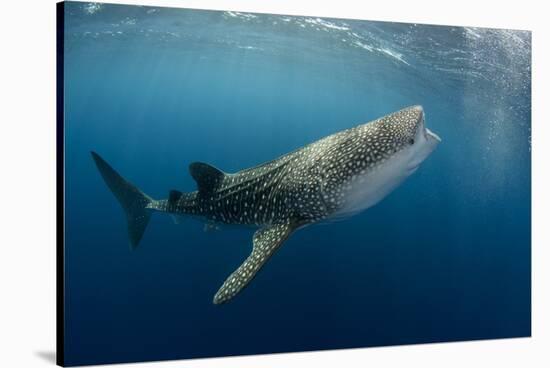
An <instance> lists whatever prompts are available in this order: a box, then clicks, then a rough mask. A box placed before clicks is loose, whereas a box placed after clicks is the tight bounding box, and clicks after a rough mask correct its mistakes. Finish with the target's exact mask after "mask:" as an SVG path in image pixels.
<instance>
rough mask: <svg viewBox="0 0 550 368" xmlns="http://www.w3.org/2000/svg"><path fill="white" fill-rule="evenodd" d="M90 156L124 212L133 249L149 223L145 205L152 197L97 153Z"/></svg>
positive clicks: (149, 213)
mask: <svg viewBox="0 0 550 368" xmlns="http://www.w3.org/2000/svg"><path fill="white" fill-rule="evenodd" d="M92 157H93V159H94V161H95V164H96V166H97V168H98V169H99V172H100V173H101V176H102V177H103V180H105V183H106V184H107V186H108V187H109V189H111V192H113V194H114V195H115V197H116V198H117V199H118V201H119V202H120V205H121V206H122V208H123V209H124V212H125V213H126V218H127V220H128V236H129V238H130V246H131V247H132V249H135V248H136V247H137V246H138V244H139V241H140V240H141V237H142V236H143V232H144V231H145V228H146V227H147V224H148V223H149V219H150V217H151V210H150V209H148V208H147V205H148V204H150V203H151V202H152V201H153V199H152V198H151V197H149V196H148V195H147V194H145V193H143V192H142V191H141V190H139V189H138V188H137V187H136V186H135V185H133V184H132V183H130V182H128V181H126V179H124V178H123V177H122V176H120V175H119V174H118V173H117V172H116V171H115V170H114V169H113V168H112V167H111V166H110V165H109V164H108V163H107V162H105V160H103V159H102V158H101V157H100V156H99V155H98V154H97V153H95V152H92Z"/></svg>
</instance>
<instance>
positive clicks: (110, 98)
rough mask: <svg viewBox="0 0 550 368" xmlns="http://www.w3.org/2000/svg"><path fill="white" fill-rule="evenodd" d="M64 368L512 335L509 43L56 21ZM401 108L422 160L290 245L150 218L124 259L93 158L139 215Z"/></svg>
mask: <svg viewBox="0 0 550 368" xmlns="http://www.w3.org/2000/svg"><path fill="white" fill-rule="evenodd" d="M65 31H66V35H65V47H66V48H65V76H64V77H65V123H66V125H65V128H66V131H65V134H66V135H65V147H66V163H65V165H66V166H65V170H66V219H65V220H66V248H65V252H66V264H65V271H66V285H65V293H66V294H65V295H66V299H65V303H66V342H65V352H66V360H65V361H66V363H67V364H87V363H105V362H122V361H139V360H156V359H170V358H189V357H204V356H220V355H236V354H253V353H271V352H283V351H299V350H317V349H329V348H348V347H363V346H375V345H390V344H410V343H423V342H435V341H453V340H468V339H486V338H501V337H515V336H529V335H530V333H531V329H530V322H531V317H530V225H531V221H530V200H531V198H530V196H531V191H530V184H531V182H530V169H531V164H530V134H531V131H530V57H531V55H530V48H531V39H530V34H529V33H527V32H519V31H505V30H486V29H473V28H470V29H466V28H459V27H458V28H457V27H435V26H420V25H408V24H393V23H376V22H364V21H348V20H334V19H332V20H330V19H329V20H320V19H317V18H306V17H293V18H290V17H284V16H275V15H262V16H260V15H256V16H253V15H247V14H241V13H229V12H203V11H190V10H181V9H179V10H178V9H167V8H148V7H137V6H108V5H90V4H82V3H68V4H67V6H66V25H65ZM413 104H422V105H423V106H424V109H425V112H426V119H427V125H428V126H429V127H430V128H431V129H432V130H433V131H434V132H436V133H438V134H439V135H440V136H441V137H442V138H443V142H442V143H441V144H440V146H439V147H438V149H437V150H436V151H435V152H434V153H433V154H432V156H431V157H429V159H428V160H427V161H426V162H425V163H424V164H423V165H422V167H421V168H420V169H419V170H418V172H417V173H415V174H414V175H413V176H412V177H411V178H410V179H408V181H407V182H405V184H403V185H402V186H401V187H400V188H398V189H397V190H396V191H395V192H394V193H392V194H391V195H390V196H389V197H388V198H387V199H385V200H384V201H383V202H381V203H380V204H379V205H377V206H375V207H374V208H371V209H369V210H368V211H366V212H364V213H362V214H359V215H357V216H355V217H352V218H349V219H347V220H346V221H342V222H337V223H331V224H328V225H316V226H311V227H308V228H306V229H304V230H301V231H298V232H297V233H295V234H294V235H293V236H292V237H291V238H290V239H289V240H288V241H287V242H286V243H285V245H284V246H283V247H282V248H281V249H280V251H279V252H278V253H277V254H276V255H275V256H274V257H273V258H272V259H271V260H270V261H269V262H268V264H267V265H266V266H265V268H264V269H263V270H262V271H261V272H260V273H259V274H258V276H257V277H256V279H255V280H254V281H253V282H252V283H251V284H250V286H249V287H248V288H247V289H246V290H244V291H243V292H242V293H241V294H240V295H239V296H238V297H237V298H235V299H234V300H233V301H231V302H230V303H228V304H226V305H222V306H215V305H213V304H212V297H213V295H214V293H215V292H216V290H217V289H218V288H219V286H220V285H221V284H222V282H223V281H224V280H225V278H226V277H227V276H228V275H229V274H230V273H231V272H232V271H233V270H234V269H235V268H236V267H237V266H238V265H239V264H240V263H241V261H242V260H243V259H244V258H245V257H246V256H247V254H248V252H249V251H250V248H251V237H252V234H253V229H248V228H239V227H227V228H224V229H223V230H222V231H217V232H204V231H203V225H202V224H201V223H200V222H197V221H195V220H192V219H189V220H185V221H183V223H182V224H180V225H174V224H173V222H172V220H171V219H170V217H169V216H166V215H162V214H155V215H154V216H153V217H152V220H151V222H150V224H149V227H148V229H147V231H146V233H145V236H144V238H143V240H142V242H141V244H140V247H139V248H138V249H137V250H136V251H134V252H131V251H130V249H129V245H128V239H127V236H126V224H125V217H124V214H123V212H122V210H121V209H120V207H119V205H118V204H117V202H116V200H115V198H114V197H113V195H112V194H111V193H110V192H109V190H108V189H107V187H106V185H105V184H104V183H103V181H102V179H101V177H100V175H99V174H98V172H97V170H96V168H95V166H94V164H93V161H92V159H91V157H90V151H91V150H94V151H97V152H98V153H99V154H100V155H102V156H103V157H104V158H105V159H106V160H107V161H108V162H110V163H111V164H112V165H113V166H114V167H115V168H116V169H117V170H118V171H119V172H120V173H121V174H122V175H123V176H125V177H126V178H127V179H129V180H130V181H132V182H133V183H135V184H136V185H138V186H139V187H140V188H141V189H143V190H144V191H145V192H146V193H148V194H149V195H151V196H152V197H154V198H157V199H160V198H165V197H167V193H168V191H169V190H170V189H179V190H183V191H190V190H194V189H195V184H194V183H193V181H192V179H191V178H190V176H189V174H188V172H187V165H188V164H189V163H190V162H193V161H204V162H208V163H211V164H213V165H215V166H217V167H220V168H222V169H224V170H225V171H228V172H231V171H237V170H240V169H243V168H246V167H249V166H252V165H256V164H258V163H261V162H263V161H267V160H270V159H272V158H274V157H276V156H278V155H280V154H283V153H286V152H288V151H290V150H293V149H295V148H298V147H300V146H302V145H304V144H306V143H309V142H311V141H314V140H316V139H319V138H321V137H323V136H325V135H328V134H331V133H334V132H336V131H339V130H342V129H345V128H349V127H352V126H354V125H357V124H359V123H363V122H367V121H369V120H372V119H374V118H377V117H379V116H381V115H384V114H387V113H390V112H393V111H395V110H397V109H401V108H403V107H406V106H408V105H413Z"/></svg>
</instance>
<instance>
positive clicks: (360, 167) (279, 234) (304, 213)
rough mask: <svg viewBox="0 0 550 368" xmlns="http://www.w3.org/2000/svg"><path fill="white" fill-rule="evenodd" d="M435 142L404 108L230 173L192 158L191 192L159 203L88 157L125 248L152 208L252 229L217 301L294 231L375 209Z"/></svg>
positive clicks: (415, 110) (238, 287)
mask: <svg viewBox="0 0 550 368" xmlns="http://www.w3.org/2000/svg"><path fill="white" fill-rule="evenodd" d="M440 142H441V139H440V138H439V137H438V136H437V135H436V134H435V133H433V132H431V131H430V130H429V129H428V128H426V125H425V116H424V111H423V108H422V107H421V106H411V107H407V108H405V109H402V110H399V111H397V112H394V113H391V114H389V115H386V116H383V117H381V118H379V119H376V120H374V121H371V122H369V123H366V124H362V125H358V126H356V127H353V128H350V129H347V130H343V131H340V132H337V133H335V134H332V135H329V136H327V137H325V138H322V139H320V140H318V141H316V142H313V143H310V144H308V145H306V146H303V147H301V148H299V149H296V150H294V151H292V152H290V153H287V154H284V155H282V156H280V157H278V158H276V159H274V160H272V161H269V162H266V163H263V164H260V165H258V166H255V167H252V168H248V169H244V170H241V171H239V172H236V173H226V172H223V171H222V170H220V169H218V168H216V167H214V166H212V165H209V164H207V163H203V162H193V163H191V164H190V165H189V173H190V174H191V176H192V177H193V179H194V180H195V181H196V183H197V190H196V191H193V192H187V193H184V192H181V191H179V190H171V191H170V192H169V194H168V198H166V199H161V200H155V199H152V198H151V197H149V196H148V195H147V194H145V193H144V192H142V191H141V190H140V189H138V188H137V187H136V186H135V185H134V184H132V183H130V182H129V181H127V180H126V179H124V178H123V177H122V176H120V175H119V174H118V173H117V172H116V171H115V170H114V169H113V168H112V167H111V166H110V165H109V164H108V163H107V162H106V161H105V160H104V159H103V158H101V157H100V156H99V155H98V154H97V153H95V152H92V153H91V154H92V157H93V160H94V161H95V164H96V166H97V168H98V170H99V172H100V174H101V176H102V177H103V179H104V181H105V182H106V184H107V186H108V187H109V189H110V190H111V191H112V193H113V194H114V196H115V197H116V198H117V199H118V201H119V202H120V205H121V206H122V208H123V210H124V212H125V214H126V218H127V225H128V226H127V227H128V236H129V239H130V247H131V249H135V248H136V247H137V246H138V244H139V242H140V240H141V238H142V236H143V233H144V231H145V228H146V227H147V224H148V222H149V219H150V217H151V214H152V213H154V212H164V213H168V214H172V215H177V216H182V215H183V216H185V215H189V216H194V217H199V218H201V219H203V220H205V221H206V222H207V223H212V224H236V225H252V226H255V227H257V228H258V229H257V230H256V232H255V233H254V235H253V238H252V251H251V253H250V255H249V256H248V258H246V259H245V260H244V262H243V263H242V264H241V265H240V266H239V267H238V268H237V269H236V270H235V271H234V272H233V273H231V274H230V275H229V277H227V279H226V280H225V282H223V284H222V286H221V287H220V288H219V290H218V291H217V293H216V294H215V295H214V298H213V303H214V304H221V303H225V302H227V301H229V300H231V299H232V298H234V297H235V296H236V295H237V294H238V293H239V292H241V291H242V290H243V288H245V287H246V286H247V285H248V284H249V283H250V281H251V280H252V279H253V278H254V276H255V275H256V274H257V273H258V271H259V270H260V269H261V268H262V266H263V265H264V264H265V263H266V262H267V260H268V259H269V258H271V256H272V255H273V254H274V253H275V252H276V251H277V249H279V248H280V247H281V245H282V244H283V243H284V242H285V241H286V240H287V239H288V238H289V237H290V236H291V235H292V233H293V232H295V231H296V230H298V229H300V228H303V227H305V226H307V225H310V224H314V223H319V222H325V221H327V222H328V221H331V220H336V219H342V218H346V217H349V216H351V215H354V214H357V213H359V212H361V211H363V210H365V209H367V208H369V207H372V206H374V205H375V204H377V203H378V202H380V201H381V200H382V199H383V198H385V197H386V196H387V195H388V194H389V193H391V192H392V191H393V190H394V189H395V188H396V187H397V186H399V184H401V183H402V182H403V181H404V180H405V179H406V178H407V177H409V176H410V175H411V174H413V173H414V172H415V171H416V170H417V169H418V167H419V165H420V164H421V163H422V162H423V161H424V160H425V159H426V158H427V157H428V156H429V155H430V154H431V153H432V151H433V150H434V149H435V148H436V147H437V145H438V144H439V143H440Z"/></svg>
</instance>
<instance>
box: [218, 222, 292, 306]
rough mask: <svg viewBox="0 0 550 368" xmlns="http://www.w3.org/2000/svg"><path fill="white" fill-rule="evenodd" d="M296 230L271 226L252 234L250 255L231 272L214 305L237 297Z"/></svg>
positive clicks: (288, 226)
mask: <svg viewBox="0 0 550 368" xmlns="http://www.w3.org/2000/svg"><path fill="white" fill-rule="evenodd" d="M296 228H297V226H296V225H295V224H292V223H289V224H279V225H271V226H269V227H265V228H262V229H259V230H258V231H256V233H254V238H253V247H252V253H250V255H249V256H248V258H247V259H246V260H245V261H244V262H243V264H241V265H240V267H239V268H237V270H236V271H235V272H233V273H232V274H231V275H230V276H229V277H228V278H227V280H225V282H224V283H223V285H222V287H221V288H220V289H219V290H218V292H217V293H216V295H215V296H214V304H221V303H225V302H227V301H228V300H230V299H232V298H233V297H234V296H235V295H237V294H238V293H239V292H240V291H241V290H242V289H243V288H244V287H245V286H246V285H248V283H249V282H250V281H251V280H252V279H253V278H254V276H256V273H257V272H258V271H259V270H260V268H261V267H262V266H263V265H264V263H265V262H266V261H267V260H268V259H269V257H271V255H272V254H273V253H274V252H275V251H276V250H277V249H278V248H279V247H280V246H281V244H283V242H284V241H285V240H286V239H287V238H288V237H289V236H290V234H292V232H293V231H294V230H295V229H296Z"/></svg>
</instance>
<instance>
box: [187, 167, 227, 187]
mask: <svg viewBox="0 0 550 368" xmlns="http://www.w3.org/2000/svg"><path fill="white" fill-rule="evenodd" d="M189 172H190V173H191V176H192V177H193V179H195V181H196V182H197V187H198V189H199V193H200V194H209V193H212V192H213V191H215V190H216V188H218V186H219V185H220V184H221V182H222V180H223V178H224V176H225V175H226V174H225V173H224V172H223V171H221V170H219V169H217V168H215V167H214V166H212V165H208V164H205V163H204V162H193V163H192V164H191V165H189Z"/></svg>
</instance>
